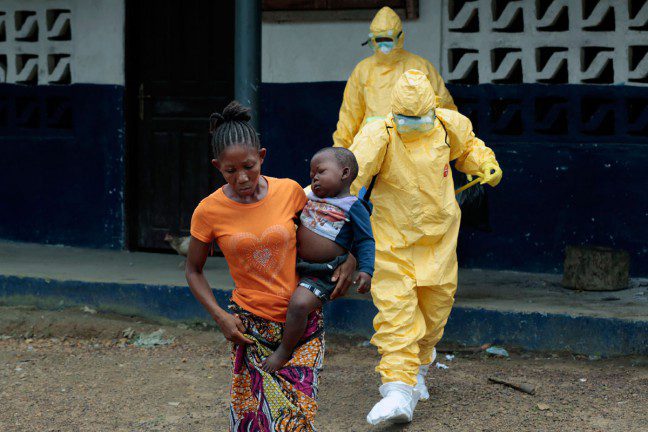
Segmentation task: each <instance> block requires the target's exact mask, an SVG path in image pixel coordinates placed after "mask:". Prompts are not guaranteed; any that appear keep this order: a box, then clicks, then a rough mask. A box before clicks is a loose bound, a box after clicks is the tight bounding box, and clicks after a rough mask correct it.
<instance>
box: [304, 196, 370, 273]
mask: <svg viewBox="0 0 648 432" xmlns="http://www.w3.org/2000/svg"><path fill="white" fill-rule="evenodd" d="M300 220H301V224H302V225H303V226H304V227H305V228H308V229H309V230H311V231H313V232H314V233H316V234H319V235H321V236H322V237H324V238H327V239H329V240H332V241H334V242H335V243H337V244H339V245H340V246H342V247H343V248H344V249H346V250H351V251H352V252H353V254H354V255H355V256H356V258H357V260H358V270H359V271H361V272H365V273H368V274H370V275H373V271H374V260H375V257H376V243H375V241H374V238H373V233H372V231H371V220H370V215H369V211H368V210H367V209H366V208H365V206H364V204H363V203H362V201H360V200H359V199H358V197H355V196H348V197H344V198H318V197H317V196H315V194H313V192H310V193H309V194H308V202H307V203H306V206H305V207H304V209H303V210H302V213H301V216H300Z"/></svg>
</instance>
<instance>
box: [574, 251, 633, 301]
mask: <svg viewBox="0 0 648 432" xmlns="http://www.w3.org/2000/svg"><path fill="white" fill-rule="evenodd" d="M629 273H630V255H629V254H628V252H627V251H624V250H620V249H611V248H606V247H599V246H567V249H566V250H565V268H564V272H563V280H562V284H563V286H564V287H565V288H571V289H576V290H584V291H618V290H622V289H624V288H627V287H628V279H629Z"/></svg>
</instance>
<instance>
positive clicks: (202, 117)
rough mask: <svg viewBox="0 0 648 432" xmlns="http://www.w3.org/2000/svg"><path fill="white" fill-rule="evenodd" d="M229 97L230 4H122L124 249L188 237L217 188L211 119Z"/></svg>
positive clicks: (201, 0)
mask: <svg viewBox="0 0 648 432" xmlns="http://www.w3.org/2000/svg"><path fill="white" fill-rule="evenodd" d="M233 95H234V1H233V0H231V1H223V2H220V1H219V2H215V1H213V0H194V1H191V2H178V1H173V0H155V1H153V0H138V1H128V2H126V96H125V97H126V101H125V106H126V131H127V137H126V142H127V152H126V154H127V167H128V172H127V175H126V191H127V197H126V203H127V209H126V211H127V219H128V237H129V248H130V249H137V250H162V249H168V248H169V246H168V245H167V244H166V243H165V242H164V236H165V234H166V233H171V234H175V235H189V226H190V223H191V215H192V213H193V210H194V208H195V207H196V205H197V204H198V202H199V201H200V200H201V199H202V198H204V197H205V196H207V195H209V194H210V193H211V192H212V191H214V190H215V189H216V188H218V187H220V186H221V185H222V183H223V182H222V179H221V177H220V175H217V173H216V172H215V171H214V169H213V168H212V167H211V164H210V160H211V159H212V155H211V149H210V144H209V133H208V127H209V121H208V118H209V115H210V114H211V113H212V112H215V111H219V112H220V111H222V109H223V108H224V107H225V105H226V104H227V103H229V101H230V100H232V98H233Z"/></svg>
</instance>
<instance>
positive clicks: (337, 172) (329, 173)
mask: <svg viewBox="0 0 648 432" xmlns="http://www.w3.org/2000/svg"><path fill="white" fill-rule="evenodd" d="M310 176H311V190H312V191H313V193H314V194H315V195H316V196H317V197H319V198H326V197H335V196H337V195H340V194H341V193H342V192H348V191H349V186H351V183H353V180H355V178H356V177H357V176H358V161H356V158H355V156H354V155H353V153H352V152H351V151H349V150H347V149H345V148H342V147H326V148H323V149H322V150H320V151H318V152H317V153H315V154H314V155H313V158H312V159H311V164H310Z"/></svg>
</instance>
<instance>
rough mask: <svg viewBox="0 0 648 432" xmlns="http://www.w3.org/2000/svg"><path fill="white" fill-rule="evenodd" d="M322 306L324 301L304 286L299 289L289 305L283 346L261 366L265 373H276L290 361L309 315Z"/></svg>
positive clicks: (282, 340) (302, 334) (304, 329)
mask: <svg viewBox="0 0 648 432" xmlns="http://www.w3.org/2000/svg"><path fill="white" fill-rule="evenodd" d="M321 306H322V301H321V300H320V299H319V298H317V296H316V295H315V294H313V293H312V292H310V291H309V290H307V289H306V288H304V287H302V286H298V287H297V289H296V290H295V292H294V293H293V295H292V297H291V298H290V304H289V305H288V312H287V313H286V325H285V327H284V333H283V339H281V345H279V348H277V350H276V351H275V352H274V353H272V354H271V355H270V356H269V357H268V358H266V359H265V361H264V362H263V364H262V365H261V368H262V369H263V370H264V371H266V372H275V371H277V370H279V369H281V367H282V366H283V365H285V364H286V363H287V362H288V360H290V356H291V355H292V352H293V350H294V349H295V346H296V345H297V343H298V342H299V340H300V339H301V338H302V336H304V331H306V324H307V322H308V314H310V313H311V312H312V311H314V310H315V309H317V308H319V307H321Z"/></svg>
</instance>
